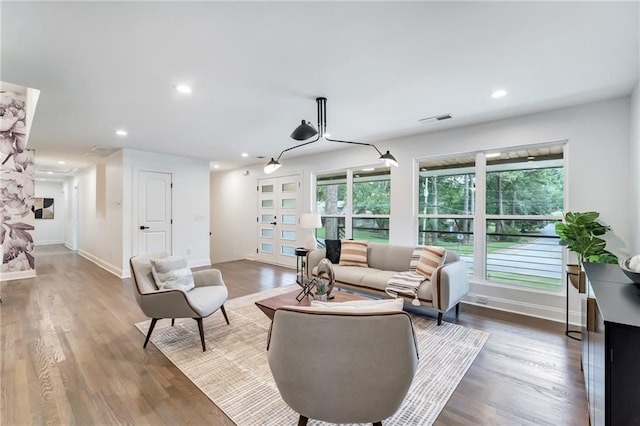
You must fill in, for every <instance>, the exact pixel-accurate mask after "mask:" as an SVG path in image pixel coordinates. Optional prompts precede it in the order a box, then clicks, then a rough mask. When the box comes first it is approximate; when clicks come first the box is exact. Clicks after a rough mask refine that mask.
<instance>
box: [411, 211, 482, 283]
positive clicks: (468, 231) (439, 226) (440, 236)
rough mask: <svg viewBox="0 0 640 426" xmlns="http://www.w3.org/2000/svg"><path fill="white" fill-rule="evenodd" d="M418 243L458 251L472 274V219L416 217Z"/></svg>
mask: <svg viewBox="0 0 640 426" xmlns="http://www.w3.org/2000/svg"><path fill="white" fill-rule="evenodd" d="M418 244H419V245H425V246H441V247H445V248H446V249H447V250H452V251H455V252H456V253H458V256H460V258H461V259H462V260H464V261H465V263H466V264H467V266H468V267H469V275H470V276H473V220H472V219H459V218H450V219H431V218H430V219H427V218H420V219H418Z"/></svg>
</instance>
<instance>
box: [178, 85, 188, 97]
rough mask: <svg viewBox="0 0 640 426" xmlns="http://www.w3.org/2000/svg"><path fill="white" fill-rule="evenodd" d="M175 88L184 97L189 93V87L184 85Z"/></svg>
mask: <svg viewBox="0 0 640 426" xmlns="http://www.w3.org/2000/svg"><path fill="white" fill-rule="evenodd" d="M175 88H176V90H177V91H178V92H180V93H184V94H185V95H188V94H189V93H191V86H187V85H186V84H178V85H176V86H175Z"/></svg>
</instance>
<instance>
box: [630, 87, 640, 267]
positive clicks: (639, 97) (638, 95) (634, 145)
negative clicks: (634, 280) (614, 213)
mask: <svg viewBox="0 0 640 426" xmlns="http://www.w3.org/2000/svg"><path fill="white" fill-rule="evenodd" d="M630 140H631V143H630V146H631V155H629V162H630V163H629V168H630V170H631V176H630V179H629V180H630V183H631V188H630V190H629V193H628V194H629V198H630V199H631V229H632V231H631V238H632V241H631V250H630V253H629V254H630V255H635V254H640V82H639V83H638V85H636V88H635V89H634V90H633V94H632V95H631V135H630Z"/></svg>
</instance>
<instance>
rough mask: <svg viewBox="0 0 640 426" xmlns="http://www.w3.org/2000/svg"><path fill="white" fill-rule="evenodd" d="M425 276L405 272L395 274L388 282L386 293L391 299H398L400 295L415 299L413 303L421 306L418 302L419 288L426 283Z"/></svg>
mask: <svg viewBox="0 0 640 426" xmlns="http://www.w3.org/2000/svg"><path fill="white" fill-rule="evenodd" d="M426 280H427V279H426V277H425V276H424V275H421V274H418V273H417V272H415V271H404V272H398V273H397V274H394V275H393V276H392V277H391V278H389V281H387V287H386V288H385V289H384V291H385V292H386V293H387V294H388V295H389V296H391V297H393V298H397V297H398V295H399V294H401V295H405V296H409V297H413V301H412V302H411V303H412V304H413V305H416V306H418V305H420V301H419V300H418V288H419V287H420V284H422V283H423V282H424V281H426Z"/></svg>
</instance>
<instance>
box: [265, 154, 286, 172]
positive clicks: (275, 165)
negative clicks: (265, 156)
mask: <svg viewBox="0 0 640 426" xmlns="http://www.w3.org/2000/svg"><path fill="white" fill-rule="evenodd" d="M281 166H282V164H280V163H279V162H278V160H274V159H273V158H271V161H269V162H268V163H267V165H266V166H264V172H265V173H266V174H268V175H270V174H271V173H273V172H275V171H276V170H278V169H279V168H280V167H281Z"/></svg>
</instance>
